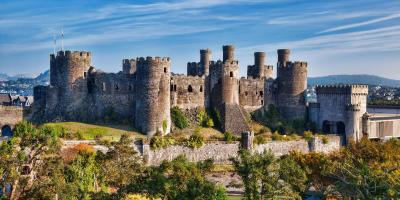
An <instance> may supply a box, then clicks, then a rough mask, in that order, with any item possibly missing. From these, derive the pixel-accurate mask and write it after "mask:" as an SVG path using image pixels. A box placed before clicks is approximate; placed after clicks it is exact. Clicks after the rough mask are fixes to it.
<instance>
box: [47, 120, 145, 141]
mask: <svg viewBox="0 0 400 200" xmlns="http://www.w3.org/2000/svg"><path fill="white" fill-rule="evenodd" d="M44 125H45V126H51V127H54V128H56V129H58V130H61V129H62V128H63V129H64V130H65V131H68V132H70V133H78V134H76V135H79V137H80V139H83V140H93V139H95V138H96V137H99V136H101V139H104V140H111V141H117V140H119V138H120V137H121V135H123V134H128V135H131V136H132V137H133V138H146V136H145V135H142V134H140V133H138V132H137V131H135V129H134V128H133V127H131V126H129V125H108V124H107V125H95V124H86V123H80V122H57V123H47V124H44Z"/></svg>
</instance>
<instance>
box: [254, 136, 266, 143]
mask: <svg viewBox="0 0 400 200" xmlns="http://www.w3.org/2000/svg"><path fill="white" fill-rule="evenodd" d="M267 141H268V140H267V139H266V138H265V137H264V136H263V135H257V136H256V137H255V138H254V142H255V144H265V143H267Z"/></svg>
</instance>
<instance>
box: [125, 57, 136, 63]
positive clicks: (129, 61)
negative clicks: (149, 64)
mask: <svg viewBox="0 0 400 200" xmlns="http://www.w3.org/2000/svg"><path fill="white" fill-rule="evenodd" d="M135 62H136V59H133V58H131V59H123V60H122V64H131V63H135Z"/></svg>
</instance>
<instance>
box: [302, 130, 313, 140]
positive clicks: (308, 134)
mask: <svg viewBox="0 0 400 200" xmlns="http://www.w3.org/2000/svg"><path fill="white" fill-rule="evenodd" d="M303 137H304V139H305V140H306V141H308V142H309V141H311V140H312V139H313V138H314V135H313V133H312V132H311V131H304V133H303Z"/></svg>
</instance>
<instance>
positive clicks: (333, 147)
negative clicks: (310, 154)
mask: <svg viewBox="0 0 400 200" xmlns="http://www.w3.org/2000/svg"><path fill="white" fill-rule="evenodd" d="M325 137H327V139H328V142H327V143H326V144H324V143H323V141H322V138H320V137H316V138H315V139H314V141H313V145H314V151H315V152H320V153H330V152H332V151H337V150H339V149H340V147H341V145H342V144H343V141H342V140H343V138H342V137H340V136H338V135H325Z"/></svg>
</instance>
